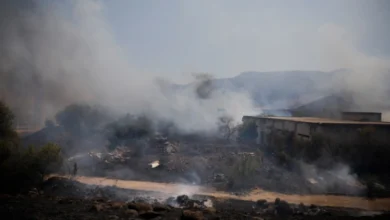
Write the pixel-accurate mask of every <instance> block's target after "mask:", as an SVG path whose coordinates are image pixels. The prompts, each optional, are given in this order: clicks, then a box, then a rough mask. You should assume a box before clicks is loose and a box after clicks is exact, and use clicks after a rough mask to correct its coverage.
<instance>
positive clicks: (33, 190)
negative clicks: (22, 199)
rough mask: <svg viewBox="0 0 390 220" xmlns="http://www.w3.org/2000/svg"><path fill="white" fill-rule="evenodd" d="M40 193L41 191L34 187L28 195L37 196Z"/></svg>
mask: <svg viewBox="0 0 390 220" xmlns="http://www.w3.org/2000/svg"><path fill="white" fill-rule="evenodd" d="M38 195H39V192H38V190H37V189H36V188H32V189H31V190H30V191H28V196H30V197H33V198H35V197H37V196H38Z"/></svg>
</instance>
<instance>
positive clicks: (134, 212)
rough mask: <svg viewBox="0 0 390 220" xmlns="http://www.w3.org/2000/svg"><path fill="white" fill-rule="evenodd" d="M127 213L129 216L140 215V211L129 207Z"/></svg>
mask: <svg viewBox="0 0 390 220" xmlns="http://www.w3.org/2000/svg"><path fill="white" fill-rule="evenodd" d="M124 213H125V215H127V216H128V217H137V216H138V212H137V211H136V210H134V209H127V210H125V211H124Z"/></svg>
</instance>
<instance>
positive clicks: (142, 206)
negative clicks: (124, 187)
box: [127, 202, 153, 213]
mask: <svg viewBox="0 0 390 220" xmlns="http://www.w3.org/2000/svg"><path fill="white" fill-rule="evenodd" d="M127 208H129V209H134V210H137V211H138V213H141V212H150V211H152V210H153V208H152V206H151V205H150V204H148V203H145V202H137V203H134V202H131V203H128V204H127Z"/></svg>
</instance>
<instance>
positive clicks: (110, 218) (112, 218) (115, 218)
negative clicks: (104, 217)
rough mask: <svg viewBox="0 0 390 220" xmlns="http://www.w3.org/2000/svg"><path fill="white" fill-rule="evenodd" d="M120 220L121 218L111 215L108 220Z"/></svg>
mask: <svg viewBox="0 0 390 220" xmlns="http://www.w3.org/2000/svg"><path fill="white" fill-rule="evenodd" d="M118 219H119V217H118V216H116V215H110V216H108V220H118Z"/></svg>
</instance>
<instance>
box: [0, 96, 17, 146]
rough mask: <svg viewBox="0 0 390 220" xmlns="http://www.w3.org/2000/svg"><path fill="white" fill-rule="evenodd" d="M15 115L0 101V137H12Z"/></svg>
mask: <svg viewBox="0 0 390 220" xmlns="http://www.w3.org/2000/svg"><path fill="white" fill-rule="evenodd" d="M14 119H15V116H14V114H13V113H12V111H11V110H10V109H9V108H8V106H7V105H6V104H5V103H4V102H2V101H0V138H1V139H3V138H8V137H12V138H13V137H14V133H15V132H14V129H13V124H14Z"/></svg>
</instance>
